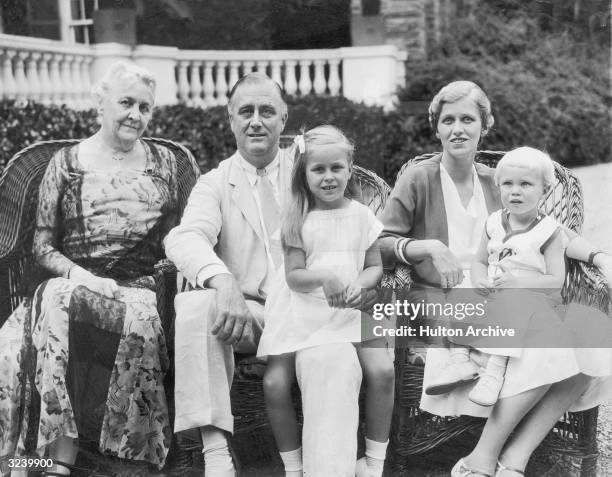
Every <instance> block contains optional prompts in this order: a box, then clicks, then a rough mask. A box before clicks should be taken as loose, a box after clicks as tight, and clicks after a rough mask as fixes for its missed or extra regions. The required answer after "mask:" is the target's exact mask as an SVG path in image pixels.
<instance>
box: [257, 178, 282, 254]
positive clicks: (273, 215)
mask: <svg viewBox="0 0 612 477" xmlns="http://www.w3.org/2000/svg"><path fill="white" fill-rule="evenodd" d="M257 176H258V177H257V193H258V194H259V201H260V203H261V213H262V215H263V220H264V225H265V226H266V231H267V232H268V241H269V242H270V254H271V255H272V260H273V261H274V265H276V266H278V265H279V264H280V262H281V252H280V249H278V247H274V246H272V243H271V242H272V240H271V237H272V235H273V234H274V232H276V231H277V230H278V228H279V227H280V207H279V205H278V202H277V201H276V198H275V197H274V190H273V188H272V182H271V181H270V178H269V177H268V173H267V172H266V170H265V169H264V168H261V169H257Z"/></svg>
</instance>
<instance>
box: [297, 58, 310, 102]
mask: <svg viewBox="0 0 612 477" xmlns="http://www.w3.org/2000/svg"><path fill="white" fill-rule="evenodd" d="M310 63H311V61H310V60H300V82H299V83H298V88H299V90H300V94H301V95H302V96H305V95H307V94H309V93H310V90H311V89H312V82H311V81H310Z"/></svg>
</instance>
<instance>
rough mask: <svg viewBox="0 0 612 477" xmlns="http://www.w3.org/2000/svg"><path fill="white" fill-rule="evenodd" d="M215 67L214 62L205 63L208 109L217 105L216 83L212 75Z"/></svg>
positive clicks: (205, 96)
mask: <svg viewBox="0 0 612 477" xmlns="http://www.w3.org/2000/svg"><path fill="white" fill-rule="evenodd" d="M214 65H215V62H214V61H206V62H205V63H204V105H205V106H207V107H208V106H214V105H215V104H217V102H216V100H215V81H214V80H213V73H212V70H213V66H214Z"/></svg>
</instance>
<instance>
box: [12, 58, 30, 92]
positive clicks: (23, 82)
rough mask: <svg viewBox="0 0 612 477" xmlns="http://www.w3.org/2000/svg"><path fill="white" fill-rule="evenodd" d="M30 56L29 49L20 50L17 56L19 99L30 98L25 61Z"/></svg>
mask: <svg viewBox="0 0 612 477" xmlns="http://www.w3.org/2000/svg"><path fill="white" fill-rule="evenodd" d="M27 57H28V52H27V51H23V50H22V51H18V52H17V56H16V57H15V85H16V93H17V99H18V100H19V99H20V100H25V99H28V93H29V92H30V91H29V88H28V81H27V79H26V75H25V70H24V65H23V62H24V60H25V59H26V58H27Z"/></svg>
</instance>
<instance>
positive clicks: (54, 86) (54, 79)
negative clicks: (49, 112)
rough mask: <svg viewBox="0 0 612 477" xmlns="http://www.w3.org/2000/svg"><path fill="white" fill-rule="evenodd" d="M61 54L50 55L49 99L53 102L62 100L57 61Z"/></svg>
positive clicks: (57, 102) (59, 102)
mask: <svg viewBox="0 0 612 477" xmlns="http://www.w3.org/2000/svg"><path fill="white" fill-rule="evenodd" d="M61 59H62V55H61V54H59V53H54V54H53V55H52V57H51V64H50V66H49V75H50V76H51V101H52V103H53V104H61V101H62V78H61V76H60V70H59V62H60V60H61Z"/></svg>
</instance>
